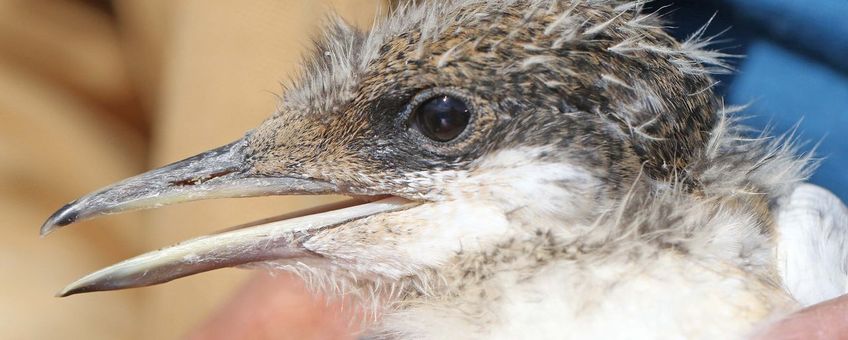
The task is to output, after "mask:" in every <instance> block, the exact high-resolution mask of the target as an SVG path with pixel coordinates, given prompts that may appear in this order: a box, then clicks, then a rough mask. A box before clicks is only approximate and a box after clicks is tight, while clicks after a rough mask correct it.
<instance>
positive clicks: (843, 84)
mask: <svg viewBox="0 0 848 340" xmlns="http://www.w3.org/2000/svg"><path fill="white" fill-rule="evenodd" d="M653 5H654V7H655V8H660V7H662V6H666V5H670V6H669V7H667V8H668V10H669V11H670V12H669V13H668V14H667V16H669V20H670V21H671V22H672V23H674V24H675V25H677V28H676V29H675V30H674V31H673V32H672V33H673V34H674V35H675V36H678V37H685V36H687V35H688V34H690V33H691V32H693V31H694V30H696V29H697V28H698V27H699V26H701V25H702V24H703V23H705V22H707V20H708V19H709V18H710V17H711V16H712V15H713V14H716V19H715V20H714V21H713V24H712V25H711V30H710V31H712V32H714V33H718V32H720V31H722V30H724V29H727V28H730V29H729V30H728V32H727V33H725V34H723V35H722V37H724V38H728V40H729V42H727V43H723V44H721V45H720V46H718V47H719V48H723V49H724V50H725V51H727V52H729V53H734V54H740V55H745V57H744V58H743V59H740V60H739V61H738V62H737V64H736V68H737V72H735V73H734V74H733V75H729V76H720V77H718V78H719V79H720V80H721V81H722V86H720V87H719V88H718V90H719V92H720V94H722V95H724V96H725V97H726V98H727V102H728V103H730V104H736V105H738V104H750V109H749V110H748V111H747V112H746V113H745V115H746V116H750V117H751V118H750V119H748V120H747V121H746V123H747V124H748V125H751V126H753V127H756V128H760V129H762V128H765V127H766V126H773V127H774V131H775V132H774V133H776V134H777V133H782V132H787V131H789V130H791V129H792V128H793V127H794V126H795V125H796V124H797V125H798V132H799V134H800V138H801V140H808V141H810V143H809V144H808V145H807V146H806V149H807V150H808V149H810V148H811V147H813V146H815V144H816V143H819V147H818V148H817V151H816V155H818V156H819V157H822V158H824V160H823V161H822V162H821V166H820V168H819V169H818V171H817V172H816V173H815V174H814V175H813V177H812V178H811V182H813V183H815V184H818V185H820V186H823V187H825V188H828V189H829V190H831V191H833V192H834V193H835V194H837V195H838V196H839V197H841V198H842V200H843V201H848V170H846V169H848V0H690V1H682V0H681V1H672V0H666V1H659V0H658V1H654V2H653ZM799 122H800V123H799Z"/></svg>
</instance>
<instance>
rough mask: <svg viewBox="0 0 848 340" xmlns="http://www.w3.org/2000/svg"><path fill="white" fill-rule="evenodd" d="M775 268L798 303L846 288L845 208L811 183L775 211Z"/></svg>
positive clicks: (847, 216) (837, 293)
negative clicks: (776, 265) (776, 234)
mask: <svg viewBox="0 0 848 340" xmlns="http://www.w3.org/2000/svg"><path fill="white" fill-rule="evenodd" d="M776 218H777V226H778V227H777V228H778V235H779V236H778V244H777V248H776V249H777V257H778V261H779V262H778V263H779V266H778V268H779V271H780V274H781V276H782V277H783V279H784V282H785V284H786V287H787V289H788V290H789V292H790V293H791V294H792V296H793V297H795V299H797V300H798V302H800V303H801V304H802V305H805V306H807V305H811V304H815V303H818V302H821V301H824V300H828V299H831V298H835V297H837V296H840V295H843V294H845V293H846V292H848V208H846V207H845V205H844V204H843V203H842V202H841V201H840V200H839V198H838V197H836V196H834V195H833V194H832V193H831V192H829V191H827V190H825V189H823V188H820V187H818V186H815V185H811V184H802V185H800V186H798V188H796V189H795V190H794V191H793V192H792V194H791V195H789V197H787V198H786V201H785V202H783V204H781V207H780V209H778V210H777V211H776Z"/></svg>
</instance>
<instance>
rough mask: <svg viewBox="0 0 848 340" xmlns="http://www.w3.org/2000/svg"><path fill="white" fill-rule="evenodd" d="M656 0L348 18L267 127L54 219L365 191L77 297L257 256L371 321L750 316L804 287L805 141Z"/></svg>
mask: <svg viewBox="0 0 848 340" xmlns="http://www.w3.org/2000/svg"><path fill="white" fill-rule="evenodd" d="M643 5H644V2H643V1H635V2H634V1H614V0H453V1H447V0H433V1H425V2H422V3H421V4H409V5H401V6H399V7H398V8H397V9H396V10H394V11H393V12H392V13H390V15H389V16H388V17H387V18H385V19H382V20H381V21H379V22H378V23H376V24H375V25H374V27H373V28H372V29H371V30H370V31H369V32H361V31H359V30H357V29H355V28H353V27H350V26H349V25H347V24H345V23H344V22H342V21H341V20H338V19H331V22H330V23H329V27H328V28H327V29H326V31H325V34H324V36H323V37H322V38H321V39H320V40H318V41H317V42H316V44H315V47H314V53H313V54H312V55H311V57H309V58H307V59H306V60H305V62H304V69H303V72H302V76H301V77H299V79H297V80H295V81H294V82H293V84H292V85H291V86H290V88H289V89H288V90H287V91H286V93H285V94H284V96H283V98H282V102H281V103H280V106H279V108H278V110H277V112H275V113H274V115H273V116H272V117H271V118H269V119H268V120H267V121H265V122H264V123H263V124H262V125H260V126H259V127H257V128H256V129H255V130H253V131H250V132H248V133H247V134H246V135H245V136H244V138H242V139H240V140H238V141H235V142H233V143H232V144H229V145H226V146H223V147H220V148H218V149H214V150H211V151H208V152H205V153H202V154H199V155H197V156H194V157H191V158H188V159H186V160H183V161H180V162H177V163H174V164H171V165H168V166H165V167H162V168H160V169H156V170H152V171H150V172H148V173H145V174H141V175H139V176H137V177H133V178H130V179H127V180H125V181H123V182H120V183H117V184H115V185H112V186H110V187H107V188H104V189H102V190H100V191H97V192H94V193H91V194H89V195H87V196H84V197H83V198H81V199H79V200H76V201H74V202H72V203H70V204H69V205H67V206H65V207H63V208H62V209H60V210H59V211H57V212H56V213H55V214H54V215H53V216H51V217H50V219H48V221H47V222H45V224H44V226H43V227H42V233H43V234H46V233H49V232H51V231H53V230H54V229H56V228H58V227H60V226H63V225H67V224H70V223H73V222H76V221H79V220H83V219H87V218H91V217H95V216H98V215H103V214H111V213H118V212H122V211H127V210H134V209H143V208H150V207H158V206H161V205H164V204H171V203H177V202H184V201H190V200H197V199H207V198H220V197H244V196H259V195H283V194H325V193H335V194H343V195H348V196H352V197H356V198H358V199H359V200H360V202H361V201H365V202H369V203H363V204H351V205H350V206H349V207H345V208H342V209H336V210H332V211H327V212H324V213H320V214H313V215H307V216H301V217H296V218H291V219H273V220H266V221H261V222H257V223H254V224H251V225H248V226H243V227H242V228H239V229H236V230H231V231H227V232H223V233H219V234H215V235H210V236H204V237H200V238H197V239H194V240H189V241H186V242H183V243H180V244H177V245H175V246H172V247H170V248H165V249H162V250H158V251H154V252H151V253H148V254H145V255H141V256H139V257H136V258H133V259H130V260H127V261H125V262H122V263H119V264H116V265H114V266H112V267H109V268H106V269H103V270H101V271H98V272H96V273H93V274H91V275H89V276H86V277H84V278H82V279H80V280H79V281H77V282H75V283H73V284H71V285H70V286H68V287H67V288H66V289H65V290H63V291H62V292H61V293H60V295H62V296H66V295H70V294H75V293H81V292H90V291H100V290H111V289H121V288H128V287H138V286H146V285H151V284H157V283H162V282H166V281H170V280H172V279H175V278H179V277H183V276H186V275H191V274H195V273H199V272H203V271H207V270H212V269H217V268H222V267H230V266H245V265H246V266H262V267H270V268H274V269H275V270H287V271H293V272H296V273H298V274H300V275H301V276H302V277H304V279H306V281H307V282H309V283H310V284H311V285H312V286H313V287H314V288H316V289H318V290H324V291H326V292H328V293H330V294H336V295H347V296H356V297H359V298H360V299H361V300H362V303H363V304H365V305H366V306H370V308H372V309H373V310H374V311H375V313H379V317H377V318H375V319H374V320H371V321H370V323H369V326H368V329H367V331H366V334H367V335H368V336H373V337H375V338H447V337H451V338H457V337H459V338H504V339H507V338H509V339H512V338H628V339H633V338H680V337H685V338H740V337H744V336H746V335H749V334H751V332H753V331H755V330H756V329H757V327H759V326H760V325H762V324H763V323H764V322H767V321H768V320H770V319H771V318H773V317H775V316H778V315H780V314H781V313H785V312H787V311H790V310H792V309H793V308H795V307H796V306H797V303H796V302H795V299H796V297H793V296H792V295H791V294H790V293H791V292H788V291H787V289H786V284H785V280H784V279H785V277H787V275H788V274H787V273H785V272H783V271H781V270H782V269H781V268H782V267H781V262H780V261H781V260H780V259H779V258H778V257H776V256H775V253H776V247H777V244H779V242H780V235H779V233H778V229H779V227H778V223H776V222H775V218H774V215H775V214H774V211H775V209H777V208H778V207H780V206H781V204H782V203H781V202H783V201H782V200H783V199H784V198H785V197H788V195H790V194H791V193H792V192H793V190H795V187H796V186H797V185H798V184H799V183H800V182H801V181H803V180H804V179H805V178H806V177H807V176H808V174H809V172H810V171H811V170H810V169H811V168H810V166H809V165H808V164H809V163H810V156H809V155H801V156H799V155H797V152H796V149H795V148H794V147H793V146H792V144H791V143H790V142H789V141H787V140H785V139H780V138H778V139H768V138H748V136H746V135H745V130H744V129H743V128H741V127H739V125H738V124H737V123H736V121H735V120H734V118H732V116H731V114H732V113H733V112H735V111H736V110H737V108H726V107H724V106H723V104H722V101H721V100H720V99H719V98H717V97H716V96H715V95H714V93H713V90H712V86H713V85H714V81H713V80H712V78H711V77H710V74H711V73H715V72H724V71H727V69H728V67H727V65H726V64H725V63H724V62H723V61H722V59H721V58H722V57H724V55H723V54H721V53H719V52H715V51H709V50H706V49H705V48H706V47H707V45H708V44H709V42H710V39H709V37H704V36H703V30H701V31H698V32H697V33H696V34H694V35H693V36H692V37H691V38H690V39H688V40H686V41H683V42H679V41H676V40H675V39H673V38H672V37H670V36H669V35H668V34H666V33H665V32H664V31H663V29H662V26H663V23H662V22H661V20H660V19H659V18H658V16H657V15H655V14H650V13H645V11H644V10H643ZM843 208H844V207H843ZM789 256H791V254H789ZM808 286H809V285H808ZM808 286H805V287H806V288H809V287H808ZM806 288H804V289H806ZM793 289H794V288H793ZM796 290H797V291H802V290H803V289H801V288H798V289H796Z"/></svg>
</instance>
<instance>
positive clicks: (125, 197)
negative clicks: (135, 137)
mask: <svg viewBox="0 0 848 340" xmlns="http://www.w3.org/2000/svg"><path fill="white" fill-rule="evenodd" d="M248 159H249V157H248V156H247V154H246V141H245V140H244V139H242V140H239V141H237V142H235V143H232V144H229V145H225V146H223V147H220V148H217V149H213V150H211V151H207V152H204V153H201V154H199V155H196V156H193V157H190V158H187V159H185V160H182V161H179V162H176V163H173V164H170V165H166V166H164V167H161V168H158V169H155V170H151V171H149V172H147V173H144V174H141V175H138V176H135V177H132V178H129V179H126V180H124V181H121V182H119V183H117V184H114V185H111V186H108V187H106V188H104V189H101V190H99V191H96V192H93V193H91V194H88V195H86V196H84V197H82V198H80V199H78V200H76V201H73V202H71V203H69V204H67V205H65V206H64V207H62V208H61V209H59V210H58V211H56V212H55V213H54V214H53V215H52V216H50V218H48V219H47V221H46V222H45V223H44V225H43V226H42V227H41V234H42V235H46V234H48V233H50V232H52V231H54V230H56V229H58V228H60V227H62V226H66V225H68V224H71V223H74V222H77V221H81V220H84V219H89V218H93V217H96V216H100V215H106V214H114V213H119V212H124V211H130V210H138V209H146V208H155V207H160V206H163V205H167V204H173V203H180V202H188V201H194V200H201V199H210V198H224V197H250V196H267V195H288V194H323V193H339V190H338V189H337V188H336V187H335V186H334V185H332V184H330V183H328V182H323V181H320V180H315V179H309V178H296V177H285V176H278V177H270V176H263V175H258V174H255V172H253V171H252V170H251V166H250V162H249V161H248ZM414 205H417V203H414V202H412V201H409V200H406V199H403V198H400V197H389V198H384V199H381V200H378V201H374V202H370V203H364V204H359V205H352V204H351V203H344V204H343V205H336V206H333V207H330V208H339V207H342V208H341V209H333V210H330V211H326V212H322V213H318V214H313V215H307V216H299V217H295V218H290V217H292V215H289V216H280V217H278V218H271V219H266V220H263V221H259V222H254V223H251V224H248V225H244V226H241V227H238V228H237V229H234V230H230V231H226V232H222V233H218V234H213V235H209V236H203V237H199V238H196V239H193V240H189V241H185V242H182V243H179V244H177V245H174V246H171V247H168V248H164V249H160V250H157V251H153V252H150V253H147V254H144V255H141V256H138V257H135V258H132V259H129V260H126V261H123V262H121V263H118V264H115V265H113V266H110V267H107V268H104V269H102V270H100V271H97V272H95V273H92V274H90V275H88V276H85V277H83V278H82V279H80V280H78V281H76V282H74V283H72V284H71V285H69V286H68V287H66V288H65V289H64V290H62V291H61V292H60V293H59V294H58V296H68V295H72V294H76V293H83V292H93V291H103V290H115V289H123V288H133V287H141V286H149V285H154V284H159V283H164V282H167V281H171V280H173V279H177V278H180V277H184V276H188V275H192V274H196V273H200V272H205V271H209V270H213V269H218V268H223V267H233V266H238V265H244V264H249V263H254V262H262V261H273V260H281V259H299V258H309V257H315V256H318V255H316V254H314V253H312V252H311V251H309V250H308V249H305V248H304V247H303V242H304V241H306V240H308V239H309V237H310V236H311V235H312V233H313V232H314V231H318V230H323V229H327V228H333V227H339V226H341V225H343V224H345V223H348V222H351V221H353V220H358V219H361V218H364V217H367V216H371V215H374V214H379V213H385V212H391V211H397V210H403V209H407V208H409V207H412V206H414ZM323 210H326V209H323ZM297 215H301V214H297ZM295 216H296V215H295Z"/></svg>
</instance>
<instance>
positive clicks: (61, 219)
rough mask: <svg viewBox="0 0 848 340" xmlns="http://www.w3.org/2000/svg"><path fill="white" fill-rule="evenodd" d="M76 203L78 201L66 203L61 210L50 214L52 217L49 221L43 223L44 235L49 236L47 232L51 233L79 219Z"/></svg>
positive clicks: (42, 233)
mask: <svg viewBox="0 0 848 340" xmlns="http://www.w3.org/2000/svg"><path fill="white" fill-rule="evenodd" d="M74 203H76V202H71V203H68V204H65V206H64V207H62V208H61V209H59V210H56V212H54V213H53V215H50V217H49V218H47V221H45V222H44V224H43V225H41V236H42V237H43V236H47V234H50V233H51V232H53V231H54V230H56V229H59V228H60V227H64V226H66V225H69V224H71V223H74V222H76V221H77V219H78V218H79V211H78V210H76V209H74V206H75V205H74Z"/></svg>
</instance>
